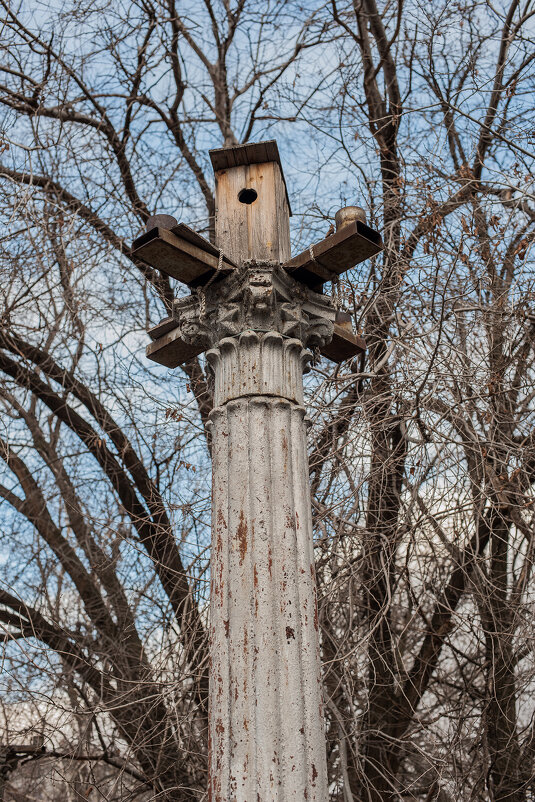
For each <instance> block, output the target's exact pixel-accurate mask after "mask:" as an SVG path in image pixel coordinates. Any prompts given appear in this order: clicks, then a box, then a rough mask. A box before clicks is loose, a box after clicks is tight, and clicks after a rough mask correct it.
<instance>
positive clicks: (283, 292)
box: [173, 262, 336, 348]
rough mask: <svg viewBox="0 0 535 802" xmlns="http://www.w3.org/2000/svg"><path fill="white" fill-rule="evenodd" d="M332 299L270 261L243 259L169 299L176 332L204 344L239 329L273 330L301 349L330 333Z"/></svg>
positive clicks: (321, 342) (320, 341)
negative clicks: (203, 283) (226, 273)
mask: <svg viewBox="0 0 535 802" xmlns="http://www.w3.org/2000/svg"><path fill="white" fill-rule="evenodd" d="M335 315H336V310H335V308H334V306H333V303H332V300H331V299H330V298H328V297H327V296H325V295H320V294H319V293H316V292H313V291H312V290H310V289H308V288H307V287H305V286H304V285H302V284H300V283H299V282H297V281H295V280H294V279H292V278H291V277H290V276H289V275H288V274H287V273H286V271H284V270H282V269H281V268H280V267H279V266H278V265H274V264H273V263H271V262H270V263H265V264H258V263H246V264H245V265H244V266H243V267H241V268H240V269H239V270H236V271H235V272H234V273H232V274H231V275H230V276H229V277H228V278H226V279H224V280H222V281H219V282H217V283H216V284H213V285H208V286H207V287H205V288H204V289H200V290H198V291H197V293H196V294H195V295H191V296H188V297H187V298H180V299H178V300H176V301H175V303H174V309H173V316H174V318H175V319H176V320H177V321H178V326H179V329H180V334H181V337H182V338H183V339H184V340H185V342H187V343H191V344H192V345H202V346H203V348H210V347H213V346H215V345H217V344H218V343H219V342H220V341H221V340H223V339H224V338H226V337H236V336H237V335H240V334H242V332H245V331H253V332H257V333H259V334H260V333H267V332H276V333H278V334H279V335H281V337H284V338H290V339H297V340H299V341H300V343H301V344H302V345H303V346H304V347H305V348H306V347H310V348H316V347H318V348H321V347H323V346H324V345H326V344H327V343H328V342H329V341H330V340H331V338H332V335H333V329H334V320H335Z"/></svg>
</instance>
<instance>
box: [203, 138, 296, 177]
mask: <svg viewBox="0 0 535 802" xmlns="http://www.w3.org/2000/svg"><path fill="white" fill-rule="evenodd" d="M210 159H211V161H212V167H213V168H214V172H216V173H217V172H218V171H219V170H227V169H228V168H229V167H239V166H241V165H247V164H258V163H260V162H266V161H276V162H277V164H278V165H279V166H280V163H281V161H280V155H279V149H278V147H277V142H276V141H275V140H274V139H268V140H266V141H265V142H246V143H245V145H236V146H235V147H233V148H216V149H214V150H211V151H210Z"/></svg>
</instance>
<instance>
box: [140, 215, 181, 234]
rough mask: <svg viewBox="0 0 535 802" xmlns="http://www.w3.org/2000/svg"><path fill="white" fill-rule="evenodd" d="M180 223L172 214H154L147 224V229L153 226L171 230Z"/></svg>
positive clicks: (150, 229) (149, 229)
mask: <svg viewBox="0 0 535 802" xmlns="http://www.w3.org/2000/svg"><path fill="white" fill-rule="evenodd" d="M176 225H178V222H177V221H176V220H175V218H174V217H172V216H171V215H170V214H153V215H152V217H149V219H148V220H147V222H146V224H145V228H146V230H147V231H152V229H153V228H167V229H168V230H169V231H170V230H171V229H172V228H174V227H175V226H176Z"/></svg>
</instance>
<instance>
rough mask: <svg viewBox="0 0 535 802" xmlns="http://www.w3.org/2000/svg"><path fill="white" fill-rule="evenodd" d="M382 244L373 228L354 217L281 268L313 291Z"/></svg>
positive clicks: (378, 251) (377, 250) (378, 249)
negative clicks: (352, 220)
mask: <svg viewBox="0 0 535 802" xmlns="http://www.w3.org/2000/svg"><path fill="white" fill-rule="evenodd" d="M383 247H384V246H383V241H382V239H381V235H380V234H379V233H378V232H377V231H375V230H374V229H373V228H370V227H369V226H367V225H366V223H363V222H362V221H361V220H355V221H354V222H352V223H348V224H346V225H344V226H343V228H340V229H339V230H338V231H337V232H336V233H335V234H331V236H329V237H326V238H325V239H323V240H321V242H317V243H316V244H315V245H312V246H311V247H310V248H308V250H306V251H303V252H302V253H300V254H298V255H297V256H294V257H293V259H289V260H288V261H287V262H285V263H284V264H283V268H284V269H285V270H287V271H288V273H289V274H290V275H291V276H292V278H295V279H297V281H301V282H302V283H303V284H306V285H307V287H310V288H311V289H313V290H316V291H317V290H318V288H321V285H322V284H323V283H324V282H325V281H332V280H333V279H336V278H337V277H338V276H339V275H341V274H342V273H345V271H346V270H349V268H351V267H354V266H355V265H357V264H359V263H360V262H363V261H364V260H365V259H369V258H370V257H371V256H375V255H376V254H378V253H380V251H382V250H383Z"/></svg>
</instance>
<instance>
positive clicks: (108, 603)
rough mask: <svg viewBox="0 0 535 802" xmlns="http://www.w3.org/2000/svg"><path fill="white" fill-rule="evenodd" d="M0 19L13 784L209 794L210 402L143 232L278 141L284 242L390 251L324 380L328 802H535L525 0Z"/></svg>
mask: <svg viewBox="0 0 535 802" xmlns="http://www.w3.org/2000/svg"><path fill="white" fill-rule="evenodd" d="M1 5H2V8H3V20H2V25H3V40H4V49H3V58H2V67H1V78H0V101H1V103H2V108H3V111H4V115H5V116H4V122H3V127H2V136H3V143H4V144H3V152H2V166H1V170H0V175H1V179H2V180H1V182H0V187H1V190H0V191H1V192H2V198H1V201H0V203H1V207H2V214H3V217H4V221H5V231H6V233H5V236H4V238H3V245H4V255H3V257H2V260H3V261H2V270H3V282H2V287H3V288H2V292H3V295H4V313H3V321H2V323H3V325H2V327H1V330H0V368H1V371H2V376H3V380H2V409H3V413H4V414H3V420H4V421H5V426H4V427H3V431H2V433H1V444H0V447H1V454H2V458H3V461H4V464H5V478H4V479H3V480H2V485H1V486H0V494H1V496H2V499H3V500H4V503H3V505H2V509H3V511H4V519H3V523H4V526H3V528H2V540H3V543H4V546H3V548H4V555H5V566H4V579H3V583H2V586H1V588H0V601H1V607H0V620H1V622H2V625H3V628H4V638H5V660H6V661H7V662H6V665H8V666H9V677H10V680H9V687H8V688H7V694H6V702H5V708H4V713H3V718H4V722H5V724H4V729H5V737H4V741H5V744H6V748H7V746H9V748H11V750H12V754H13V758H12V762H11V764H9V768H11V769H12V771H10V772H8V774H9V777H8V783H7V786H6V787H7V789H8V791H7V793H10V794H11V795H12V797H13V799H21V800H22V799H27V798H30V797H29V796H27V795H26V794H27V793H28V794H29V793H30V792H29V790H28V789H29V788H30V787H31V782H32V778H31V771H36V770H37V771H38V772H42V773H48V776H49V777H52V773H53V772H56V775H54V776H59V775H60V774H61V772H63V771H64V772H65V781H63V780H61V782H64V785H65V787H69V788H70V789H71V790H72V792H73V793H74V794H78V798H79V796H80V795H82V794H86V793H90V790H88V789H90V788H91V787H94V788H97V789H98V793H100V794H101V795H103V796H105V797H106V798H109V799H114V798H116V799H127V798H135V796H136V795H138V798H143V795H145V796H146V798H154V795H156V796H157V798H161V799H169V800H182V799H184V800H186V799H201V798H203V795H204V793H205V791H204V789H205V784H206V778H205V755H206V743H205V717H206V696H207V690H208V689H207V678H206V677H207V671H206V651H207V644H206V638H205V632H206V572H207V559H208V552H207V548H208V543H209V537H208V523H209V450H208V448H207V441H206V437H205V424H206V422H207V417H208V414H209V412H210V409H211V398H210V394H209V389H208V385H207V382H206V376H205V373H204V366H203V364H201V363H200V362H199V361H197V360H195V361H192V362H190V363H188V364H187V365H186V366H185V368H184V376H183V378H182V379H180V378H178V377H176V378H175V377H173V378H172V380H171V381H170V380H169V379H168V378H166V377H165V374H164V373H163V372H160V373H159V372H157V371H156V370H155V369H149V368H148V367H147V365H146V364H145V363H144V362H143V359H142V351H143V345H144V341H145V337H144V330H145V328H146V327H147V326H148V325H150V323H154V322H155V321H156V320H157V319H158V315H159V314H161V313H162V312H165V310H166V309H168V308H169V305H170V302H171V300H172V297H173V294H174V292H175V287H173V286H172V285H171V283H170V282H169V280H168V279H166V278H165V277H163V276H162V275H160V274H158V273H157V272H156V271H154V270H152V269H151V268H148V267H147V266H146V265H144V264H142V263H140V262H139V261H136V260H135V258H134V257H132V255H131V253H130V247H129V243H130V241H131V239H132V238H133V237H134V236H135V234H137V233H138V230H139V228H140V227H141V226H142V225H143V223H144V221H145V220H146V219H147V217H148V216H149V214H151V213H153V212H155V211H156V210H157V211H169V212H171V213H173V214H175V215H176V216H178V217H181V218H182V219H184V220H185V221H186V222H188V223H189V224H191V225H193V226H194V227H195V228H197V230H199V231H201V232H204V233H208V234H209V235H211V234H212V232H213V219H214V198H213V194H212V187H211V181H210V177H209V170H208V167H207V150H208V148H209V147H210V146H221V145H225V144H227V145H229V144H235V143H236V142H241V141H247V140H248V139H250V138H253V139H257V138H258V139H260V138H266V136H268V135H271V134H270V133H269V134H268V132H271V131H273V132H276V135H277V137H278V138H279V142H280V145H281V147H283V148H284V150H285V151H286V153H287V160H288V164H289V168H290V169H288V170H287V173H288V177H289V180H290V182H291V181H293V182H294V185H295V186H296V187H297V188H299V189H300V190H301V196H300V208H299V206H298V209H299V212H300V214H299V215H296V218H297V220H298V222H297V225H296V226H295V230H294V240H295V243H296V245H303V244H306V245H308V244H310V242H311V241H313V240H314V239H315V238H319V236H320V232H322V234H324V233H325V232H324V228H326V226H327V224H328V223H327V221H328V220H330V218H331V217H332V213H333V211H334V209H335V208H336V207H337V206H339V205H341V204H344V203H345V202H347V201H352V200H353V199H354V197H355V195H359V196H360V199H361V201H362V203H363V205H366V206H367V207H368V210H369V217H370V221H371V222H372V224H374V225H375V226H376V227H377V228H379V229H381V231H382V232H383V236H384V240H385V244H386V249H385V253H384V257H381V258H378V259H377V260H375V261H374V262H373V264H371V265H370V266H369V270H368V272H366V273H364V272H362V271H361V270H359V271H356V270H355V271H353V272H351V273H350V274H349V277H348V279H347V280H345V281H344V282H342V286H341V287H340V290H339V291H340V293H341V296H342V302H343V303H344V304H345V305H346V306H347V307H348V308H350V309H351V311H353V313H354V315H355V320H356V323H357V325H358V326H359V328H360V330H361V331H362V332H363V334H364V335H365V337H366V340H367V343H368V355H367V363H366V365H363V364H361V363H359V364H348V365H345V366H343V367H342V368H341V369H336V370H335V371H334V372H333V371H332V370H331V368H330V367H329V365H328V364H326V363H325V364H324V363H322V364H318V365H316V368H315V370H314V372H313V374H312V376H311V377H310V381H309V385H308V392H309V404H310V408H311V409H312V410H313V422H314V427H313V436H312V440H311V485H312V491H313V507H314V512H315V523H316V532H317V565H318V586H319V592H320V618H321V623H322V653H323V658H324V664H325V696H326V702H327V716H328V721H327V724H328V733H327V734H328V758H329V771H330V780H331V785H330V787H331V798H332V800H333V801H334V800H344V802H352V800H357V799H359V800H360V799H370V800H374V801H375V800H377V801H378V800H381V802H383V800H391V799H394V798H395V799H398V798H401V797H403V798H407V797H408V798H417V799H421V800H427V801H430V800H431V799H435V798H440V800H441V802H446V801H447V800H449V799H450V798H455V797H462V798H466V799H468V798H469V797H470V798H471V797H473V796H477V797H479V798H482V799H491V800H506V799H508V800H515V801H516V800H519V801H520V800H522V802H523V800H527V799H529V798H531V796H532V794H533V791H532V784H533V780H532V778H533V775H534V772H533V758H534V755H533V743H534V739H533V719H532V717H533V706H532V703H531V701H530V691H531V688H532V683H533V678H534V674H535V672H534V671H533V659H532V649H531V640H530V637H531V636H530V623H529V622H530V619H531V615H532V607H533V590H532V589H533V579H532V562H533V559H532V550H533V536H532V531H533V521H532V515H533V512H532V505H533V499H534V497H533V472H534V469H535V441H534V434H533V432H534V429H533V423H534V421H533V417H534V410H533V390H532V386H533V351H532V348H533V346H532V343H533V321H534V320H535V310H534V309H533V299H534V297H535V296H534V291H535V288H534V287H533V286H532V285H533V273H532V267H531V265H532V261H531V258H530V245H531V243H532V240H533V236H534V231H535V226H534V223H535V205H534V203H533V175H532V174H531V173H530V170H531V169H532V158H533V154H532V142H533V131H532V129H533V124H534V122H533V119H532V116H531V117H530V115H532V109H531V106H530V96H531V93H532V92H533V88H534V87H533V63H534V61H535V57H534V56H533V52H532V48H530V44H529V31H530V30H532V25H533V19H534V11H535V9H534V8H533V4H532V2H531V1H530V0H527V2H524V3H521V2H517V0H512V2H507V3H504V4H503V5H500V6H496V5H491V4H490V3H486V2H483V0H481V1H480V0H477V2H473V3H471V4H468V5H463V4H452V3H448V2H446V1H445V0H444V2H443V3H433V4H431V5H429V4H421V5H420V4H419V3H417V2H411V3H407V2H398V3H397V4H392V3H389V2H385V3H383V4H382V5H381V6H378V5H377V4H376V3H375V2H374V0H358V2H357V0H355V2H354V3H350V2H338V0H329V2H327V3H325V4H321V5H320V4H317V5H316V4H313V3H306V4H304V5H300V4H299V3H295V4H294V3H293V2H281V3H274V4H269V3H268V4H265V3H264V4H257V3H256V2H252V0H238V2H236V3H235V4H231V3H227V2H222V3H219V2H211V1H210V0H206V2H204V3H203V4H201V5H199V6H196V5H194V4H188V5H187V8H186V9H183V8H182V6H180V7H178V5H176V6H175V4H174V3H173V2H157V3H150V2H146V0H142V2H131V1H130V0H124V2H122V3H119V4H117V3H113V4H111V3H109V4H108V3H105V2H103V3H102V4H101V5H99V6H98V7H96V6H94V5H90V4H88V5H87V6H86V5H84V4H81V3H78V2H73V3H72V4H70V5H67V6H65V7H64V8H62V9H57V8H56V7H53V6H47V7H46V10H43V9H39V10H38V11H35V10H32V9H30V8H29V7H26V6H25V4H21V5H20V6H19V7H15V6H14V5H12V4H11V5H10V4H7V3H2V4H1ZM341 175H342V176H344V178H345V176H347V177H348V178H347V183H346V184H344V182H340V176H341ZM333 176H334V177H333ZM296 218H294V219H296ZM8 555H9V556H8ZM21 709H24V710H25V711H28V712H27V713H25V715H24V716H21V715H20V713H18V712H17V711H19V710H21ZM59 710H64V711H65V713H64V716H63V718H62V717H61V716H59V715H58V711H59ZM36 734H37V735H38V736H39V737H40V738H42V739H43V741H42V743H43V747H42V748H41V747H40V751H39V750H37V751H36V752H35V753H32V754H31V756H26V757H25V758H23V760H22V762H21V760H18V762H17V760H16V753H15V752H13V749H15V747H16V746H17V745H18V746H19V747H20V745H21V744H24V743H27V742H29V739H30V738H31V737H32V736H35V735H36ZM39 743H41V741H39ZM10 754H11V753H10ZM24 761H26V762H25V763H24ZM69 761H70V762H69ZM22 763H24V765H22ZM6 765H7V764H6ZM81 765H83V767H84V768H83V769H81V768H80V766H81ZM39 766H40V767H41V768H40V769H39V768H37V769H36V768H32V767H39ZM65 767H67V768H65ZM58 772H59V773H58ZM84 772H85V773H84ZM34 776H39V777H42V776H43V774H38V775H34ZM53 781H54V782H56V780H52V779H50V782H53ZM52 787H53V786H51V788H52ZM50 793H51V794H52V797H51V798H53V791H50ZM73 798H76V796H75V797H73Z"/></svg>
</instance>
